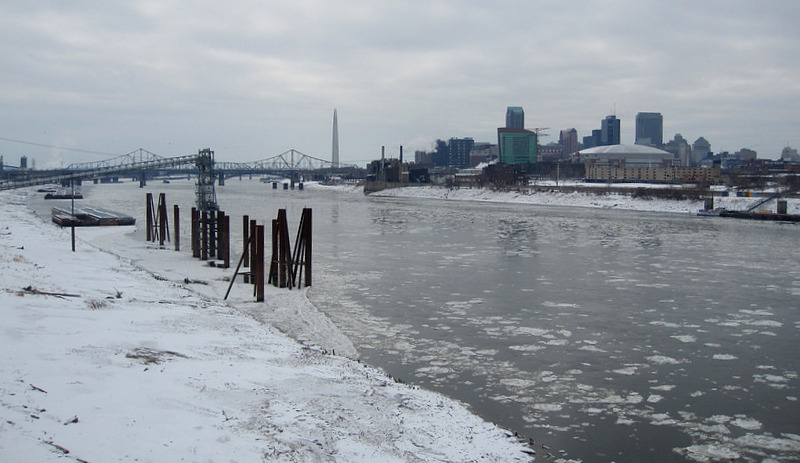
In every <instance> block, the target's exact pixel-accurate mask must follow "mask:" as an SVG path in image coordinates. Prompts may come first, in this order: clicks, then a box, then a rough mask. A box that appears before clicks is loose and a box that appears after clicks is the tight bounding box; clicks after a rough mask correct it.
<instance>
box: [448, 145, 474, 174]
mask: <svg viewBox="0 0 800 463" xmlns="http://www.w3.org/2000/svg"><path fill="white" fill-rule="evenodd" d="M473 146H475V140H473V139H472V138H451V139H450V142H449V143H448V147H449V148H450V149H449V150H448V159H447V165H448V166H450V167H458V168H464V167H469V154H470V153H471V152H472V147H473Z"/></svg>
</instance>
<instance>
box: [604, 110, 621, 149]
mask: <svg viewBox="0 0 800 463" xmlns="http://www.w3.org/2000/svg"><path fill="white" fill-rule="evenodd" d="M600 124H601V125H600V144H601V145H605V146H608V145H619V143H620V120H619V119H617V116H614V115H611V116H606V118H605V119H603V120H602V121H601V123H600Z"/></svg>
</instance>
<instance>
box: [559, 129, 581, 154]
mask: <svg viewBox="0 0 800 463" xmlns="http://www.w3.org/2000/svg"><path fill="white" fill-rule="evenodd" d="M559 142H560V143H561V146H562V147H563V150H562V155H563V156H564V157H567V156H569V155H570V154H572V153H574V152H576V151H578V131H577V130H575V129H574V128H572V129H566V130H562V131H561V135H560V137H559Z"/></svg>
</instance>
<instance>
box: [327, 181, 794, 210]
mask: <svg viewBox="0 0 800 463" xmlns="http://www.w3.org/2000/svg"><path fill="white" fill-rule="evenodd" d="M548 185H549V184H548V183H547V182H540V183H539V184H538V185H537V187H538V188H540V189H541V188H547V187H548ZM560 185H561V186H581V187H584V188H589V187H592V186H596V187H597V188H598V189H599V188H602V187H606V186H607V185H606V184H591V183H575V182H572V183H564V182H561V184H560ZM624 186H625V187H626V188H631V189H636V188H674V187H673V186H670V185H653V184H625V185H624ZM314 187H316V188H328V187H324V186H319V185H314V186H312V188H314ZM552 187H555V183H553V184H552ZM347 188H350V189H351V190H352V188H353V187H347ZM370 195H371V196H382V197H402V198H430V199H441V200H456V201H483V202H496V203H512V204H536V205H541V206H558V207H589V208H601V209H619V210H631V211H641V212H669V213H688V214H693V215H694V214H697V212H698V211H699V210H701V209H703V201H702V200H671V199H658V198H633V197H631V196H630V195H627V194H620V193H610V194H592V193H583V192H569V193H567V192H561V191H558V190H556V189H555V188H553V189H552V191H550V190H548V191H536V190H531V191H526V192H521V191H515V190H490V189H485V188H453V189H451V188H443V187H438V186H414V187H403V188H392V189H387V190H382V191H378V192H375V193H370ZM763 199H764V198H762V197H755V198H747V197H742V198H740V197H737V196H736V194H735V192H731V194H730V195H729V196H724V197H723V196H715V197H714V207H717V208H725V209H728V210H746V209H748V208H749V207H751V206H753V205H755V204H757V203H758V202H760V201H762V200H763ZM770 207H771V208H772V211H773V212H775V202H774V201H772V202H771V203H767V204H765V205H764V206H763V208H770ZM787 212H788V213H789V214H800V199H796V198H788V199H787Z"/></svg>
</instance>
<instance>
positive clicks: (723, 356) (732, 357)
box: [714, 354, 738, 360]
mask: <svg viewBox="0 0 800 463" xmlns="http://www.w3.org/2000/svg"><path fill="white" fill-rule="evenodd" d="M737 358H738V357H737V356H735V355H731V354H714V360H736V359H737Z"/></svg>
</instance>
